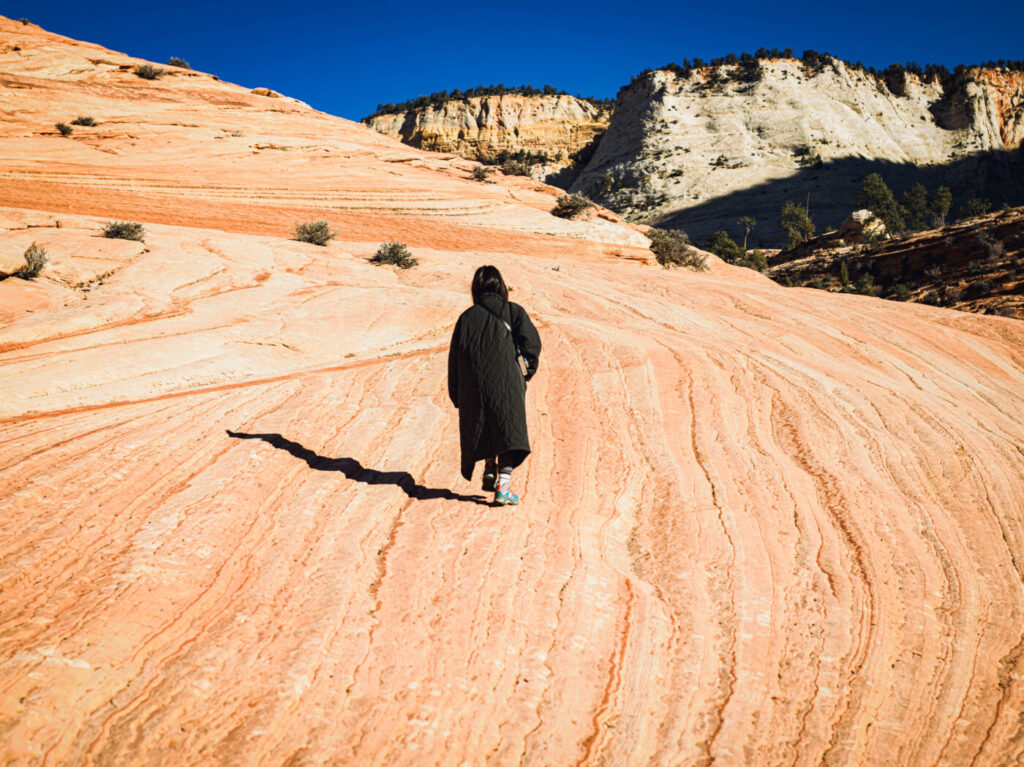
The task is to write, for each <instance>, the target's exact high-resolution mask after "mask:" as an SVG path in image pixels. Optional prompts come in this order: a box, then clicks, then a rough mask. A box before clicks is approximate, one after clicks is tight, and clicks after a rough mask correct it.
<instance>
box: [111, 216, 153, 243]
mask: <svg viewBox="0 0 1024 767" xmlns="http://www.w3.org/2000/svg"><path fill="white" fill-rule="evenodd" d="M103 236H104V237H109V238H110V239H112V240H135V241H136V242H145V241H146V230H145V229H143V228H142V224H140V223H138V222H137V221H111V222H110V223H109V224H107V225H106V226H105V227H103Z"/></svg>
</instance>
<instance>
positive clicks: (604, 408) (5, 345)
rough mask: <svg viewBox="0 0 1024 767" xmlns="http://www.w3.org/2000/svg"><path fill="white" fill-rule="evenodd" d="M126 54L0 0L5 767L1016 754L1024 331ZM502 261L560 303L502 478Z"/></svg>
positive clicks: (938, 760)
mask: <svg viewBox="0 0 1024 767" xmlns="http://www.w3.org/2000/svg"><path fill="white" fill-rule="evenodd" d="M15 48H17V49H18V50H15ZM136 63H139V62H137V61H135V60H132V59H130V58H128V57H126V56H123V55H121V54H117V53H114V52H112V51H107V50H103V49H101V48H99V47H97V46H92V45H87V44H83V43H77V42H74V41H71V40H67V39H65V38H61V37H58V36H56V35H52V34H48V33H46V32H43V31H41V30H39V29H37V28H35V27H32V26H26V25H21V24H18V23H17V22H12V21H9V20H7V19H0V91H2V93H3V98H4V104H5V106H4V109H5V110H6V119H5V120H4V121H3V123H2V124H0V206H2V207H0V242H2V243H4V246H5V247H6V248H8V249H13V251H14V252H15V253H17V252H18V251H19V250H21V249H22V248H23V247H27V243H30V242H31V241H34V242H36V243H37V244H38V245H39V246H41V247H44V248H45V249H46V250H47V252H48V254H49V255H50V259H51V260H50V263H48V264H47V266H46V267H45V268H44V269H43V271H42V273H41V275H40V276H39V277H38V278H37V279H35V280H32V281H26V280H22V279H19V278H16V277H11V278H8V279H6V280H3V281H0V378H2V381H0V391H2V392H3V397H0V589H2V610H0V733H2V737H0V761H2V762H3V763H4V764H10V765H38V764H47V765H79V764H97V765H123V764H167V765H175V766H178V765H192V764H195V765H210V764H214V765H216V764H261V765H275V764H290V765H307V764H308V765H314V764H358V765H431V764H484V763H494V764H526V765H567V764H580V765H583V764H591V765H596V764H609V765H629V764H651V765H674V764H704V763H711V762H712V761H713V762H715V763H716V764H723V765H745V764H763V765H792V764H798V765H811V764H880V763H884V764H891V765H936V764H943V765H963V764H971V763H972V762H973V763H975V764H1015V763H1019V762H1020V761H1021V759H1022V758H1024V738H1022V725H1021V721H1020V715H1019V712H1020V711H1021V710H1024V635H1022V628H1021V627H1022V626H1024V586H1022V580H1024V559H1022V554H1021V552H1022V551H1024V520H1022V509H1024V482H1022V481H1021V480H1022V478H1024V418H1022V417H1021V415H1022V413H1024V329H1022V328H1024V325H1022V324H1021V323H1019V322H1018V321H1016V320H1012V319H1008V318H1001V317H989V316H977V315H968V314H963V313H960V312H955V311H951V310H948V309H942V308H937V307H930V306H923V305H903V304H894V303H892V302H885V301H881V300H878V299H873V298H867V297H862V296H855V295H840V294H829V293H824V292H821V291H813V290H805V289H800V288H795V289H784V288H782V287H780V286H778V285H776V284H774V283H772V282H771V281H769V280H768V279H767V278H765V277H763V276H762V275H759V274H756V273H754V272H752V271H750V270H746V269H741V268H734V267H730V266H728V265H725V264H722V263H721V262H718V261H716V260H714V259H712V262H713V263H712V266H711V270H710V271H708V272H705V273H694V272H689V271H680V270H676V271H664V270H662V269H660V268H658V267H657V266H656V265H652V264H650V263H649V258H650V254H649V251H647V250H646V247H645V243H646V240H645V239H644V238H643V237H642V236H641V235H640V234H639V233H638V232H637V231H636V230H634V229H633V228H631V227H629V226H627V225H625V224H623V223H622V222H621V221H617V220H616V219H615V218H614V217H613V216H611V215H610V214H604V213H602V214H601V216H602V217H595V218H594V219H593V220H591V221H580V222H575V221H562V220H560V219H555V218H554V217H552V216H550V215H549V214H548V213H547V210H548V209H549V208H550V206H551V204H552V201H553V199H554V196H555V194H556V190H554V189H551V188H549V187H544V186H542V185H540V184H537V183H536V182H530V181H527V180H524V179H501V181H500V183H497V184H481V183H476V182H472V181H469V180H467V178H466V177H467V175H468V174H467V170H468V166H469V164H468V163H466V162H465V161H463V160H459V159H452V158H450V157H449V158H446V157H444V156H438V155H429V154H426V153H423V152H419V151H417V150H415V149H411V148H409V147H406V146H403V145H402V144H400V143H399V142H397V141H394V140H392V139H390V138H387V137H384V136H381V135H380V134H378V133H376V132H374V131H372V130H370V129H369V128H367V127H365V126H361V125H357V124H353V123H350V122H347V121H345V120H341V119H338V118H334V117H330V116H328V115H324V114H321V113H318V112H315V111H313V110H311V109H308V108H306V107H304V106H302V105H301V104H298V103H296V102H293V101H290V100H288V99H287V98H272V97H268V96H263V95H258V94H254V93H252V92H250V91H248V90H247V89H244V88H240V87H237V86H233V85H229V84H226V83H221V82H218V81H217V80H216V79H214V78H213V77H211V76H209V75H204V74H202V73H194V72H188V71H185V70H173V71H170V72H169V74H168V75H167V76H165V77H162V78H160V79H158V80H155V81H146V80H143V79H141V78H138V77H136V76H135V75H134V74H132V72H131V71H130V69H131V67H132V66H133V65H134V64H136ZM122 67H124V68H122ZM78 115H86V116H92V117H93V118H95V121H96V122H97V123H98V125H96V126H94V127H88V126H76V127H74V130H73V132H72V133H71V134H70V135H69V136H67V137H64V136H61V135H60V133H58V132H57V131H56V130H54V128H53V127H52V126H53V125H54V124H55V123H56V122H67V121H68V120H69V119H72V118H74V117H76V116H78ZM312 218H326V219H328V220H329V221H330V222H331V224H332V226H333V227H334V228H335V229H336V230H337V231H338V237H337V238H336V239H335V240H333V241H331V242H330V243H329V244H328V245H327V246H326V247H317V246H314V245H311V244H307V243H301V242H296V241H294V240H292V239H290V237H291V236H292V226H293V224H294V222H295V221H296V220H298V221H307V220H310V219H312ZM111 219H120V220H135V221H139V222H141V223H143V224H144V226H145V228H146V236H145V242H144V243H133V242H127V241H124V242H120V243H115V242H113V241H110V240H106V239H104V238H102V237H101V236H100V231H101V229H102V227H103V225H104V224H105V223H106V222H107V221H109V220H111ZM394 239H397V240H401V241H404V242H406V243H408V244H409V246H410V248H411V249H412V251H413V254H414V255H415V256H416V257H418V258H419V260H420V265H419V266H418V267H416V268H414V269H411V270H408V271H396V270H395V269H393V268H390V267H379V266H375V265H373V264H371V263H370V262H369V260H368V258H369V256H370V255H371V254H372V253H373V252H374V250H375V248H376V247H377V245H378V244H379V243H380V242H383V241H385V240H394ZM645 259H646V260H645ZM483 263H493V264H496V265H498V266H499V267H500V268H501V269H502V270H503V271H504V273H505V274H506V275H507V276H508V278H509V281H510V283H511V285H512V287H513V292H512V295H513V297H514V299H515V300H517V301H519V302H520V303H522V304H523V305H524V306H526V307H527V308H528V310H529V311H530V312H531V314H532V315H533V316H534V318H535V319H536V321H537V323H538V325H539V327H540V331H541V334H542V338H543V340H544V352H543V356H542V359H541V368H540V372H539V373H538V375H537V376H536V378H534V379H533V380H532V381H531V383H530V387H529V392H528V406H529V407H528V410H529V422H530V430H531V435H532V439H533V444H534V453H533V454H532V455H531V456H530V458H529V459H528V461H527V462H526V464H525V465H524V467H523V468H522V469H521V470H519V471H517V472H516V475H515V479H514V482H515V483H516V487H517V488H518V489H519V490H520V491H521V492H522V495H523V503H522V505H520V506H519V507H518V508H514V509H513V508H502V509H499V508H491V507H489V506H488V505H487V504H486V502H484V500H485V499H484V496H483V495H482V494H481V492H480V490H479V489H478V486H477V485H476V483H468V482H465V481H463V480H462V479H461V478H460V477H459V474H458V461H457V440H458V437H457V434H458V432H457V424H456V416H455V411H454V410H453V409H452V408H451V406H450V404H449V403H448V399H447V393H446V383H445V379H446V352H447V343H448V339H449V336H450V333H451V330H452V327H453V324H454V321H455V319H456V317H457V315H458V313H459V312H460V311H461V310H462V309H464V308H465V307H466V306H467V304H468V300H469V296H468V287H469V280H470V277H471V275H472V273H473V270H474V269H475V268H476V267H477V266H479V265H480V264H483Z"/></svg>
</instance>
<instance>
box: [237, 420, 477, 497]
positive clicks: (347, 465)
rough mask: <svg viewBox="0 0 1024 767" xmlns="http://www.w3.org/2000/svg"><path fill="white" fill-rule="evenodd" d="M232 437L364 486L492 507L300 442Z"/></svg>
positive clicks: (260, 436) (265, 436) (272, 436)
mask: <svg viewBox="0 0 1024 767" xmlns="http://www.w3.org/2000/svg"><path fill="white" fill-rule="evenodd" d="M227 432H228V436H229V437H232V438H234V439H260V440H263V441H264V442H266V443H267V444H268V445H273V446H274V447H276V448H277V449H278V450H284V451H286V452H288V453H291V454H292V455H294V456H295V457H296V458H298V459H300V460H302V461H305V462H306V464H307V465H308V466H309V468H311V469H316V470H317V471H337V472H339V473H341V474H344V475H345V476H346V477H348V478H349V479H353V480H355V481H356V482H362V483H363V484H365V485H394V486H395V487H399V488H401V489H402V491H403V492H404V493H405V494H406V495H407V496H409V497H410V498H413V499H415V500H417V501H431V500H436V499H442V500H446V501H463V502H464V503H475V504H478V505H480V506H490V503H489V502H488V501H487V499H486V498H485V497H484V496H482V495H462V494H461V493H453V492H452V491H451V490H446V489H444V488H438V487H424V486H423V485H420V484H418V483H417V482H416V480H414V479H413V478H412V474H410V473H409V472H407V471H377V470H376V469H367V468H366V467H364V466H363V465H362V464H361V463H359V461H357V460H356V459H355V458H328V457H327V456H323V455H320V454H318V453H316V452H314V451H313V450H310V449H309V448H307V447H304V446H303V445H301V444H300V443H298V442H293V441H292V440H290V439H286V438H284V437H282V436H281V435H280V434H246V433H245V432H238V431H231V430H230V429H228V430H227Z"/></svg>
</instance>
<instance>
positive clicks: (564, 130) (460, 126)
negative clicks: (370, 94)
mask: <svg viewBox="0 0 1024 767" xmlns="http://www.w3.org/2000/svg"><path fill="white" fill-rule="evenodd" d="M610 119H611V112H610V110H606V109H602V108H600V107H598V106H595V105H594V104H592V103H590V102H589V101H585V100H583V99H578V98H575V97H574V96H568V95H564V94H563V95H550V96H547V95H545V96H520V95H515V94H505V95H500V96H474V97H471V98H468V99H459V100H452V101H445V102H443V103H441V104H439V105H437V106H426V107H420V108H417V109H413V110H410V111H408V112H403V113H400V114H382V115H377V116H374V117H368V118H366V120H364V122H365V123H366V124H367V125H369V126H370V127H371V128H373V129H374V130H377V131H379V132H381V133H383V134H385V135H388V136H392V137H394V138H397V139H400V140H401V141H403V142H405V143H406V144H409V145H410V146H414V147H419V148H421V149H430V150H434V151H438V152H452V153H454V154H457V155H459V156H461V157H465V158H467V159H471V160H485V159H487V158H490V157H493V156H495V155H497V154H498V153H499V152H501V151H503V150H507V151H510V152H516V151H527V152H540V153H544V154H547V155H548V156H549V157H550V158H551V159H552V160H554V161H556V162H555V163H553V164H552V165H551V167H549V168H547V173H548V174H549V175H550V174H553V173H556V172H558V170H559V168H560V167H565V166H566V165H568V164H569V157H570V155H572V154H573V153H575V152H578V151H579V150H581V149H584V148H585V147H587V146H589V145H590V144H592V143H593V142H594V140H595V139H597V138H598V137H600V136H601V134H603V133H604V131H605V130H607V128H608V122H609V120H610Z"/></svg>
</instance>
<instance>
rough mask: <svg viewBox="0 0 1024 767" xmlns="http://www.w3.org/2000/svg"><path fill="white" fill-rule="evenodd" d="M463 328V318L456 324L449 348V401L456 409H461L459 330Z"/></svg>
mask: <svg viewBox="0 0 1024 767" xmlns="http://www.w3.org/2000/svg"><path fill="white" fill-rule="evenodd" d="M461 326H462V318H461V317H460V318H459V321H458V322H456V323H455V330H453V331H452V342H451V345H450V346H449V347H448V399H450V400H451V401H452V404H453V405H455V408H456V409H458V407H459V349H458V344H459V330H460V329H461Z"/></svg>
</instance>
